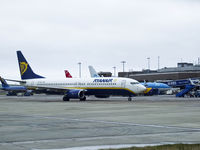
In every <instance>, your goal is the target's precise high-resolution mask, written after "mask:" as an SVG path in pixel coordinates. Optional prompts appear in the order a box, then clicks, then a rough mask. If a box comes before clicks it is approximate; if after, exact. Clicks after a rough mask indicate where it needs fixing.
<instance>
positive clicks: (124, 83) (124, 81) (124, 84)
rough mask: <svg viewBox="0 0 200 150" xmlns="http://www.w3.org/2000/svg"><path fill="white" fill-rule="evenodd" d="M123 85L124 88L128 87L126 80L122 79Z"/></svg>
mask: <svg viewBox="0 0 200 150" xmlns="http://www.w3.org/2000/svg"><path fill="white" fill-rule="evenodd" d="M121 87H122V88H125V87H126V80H122V83H121Z"/></svg>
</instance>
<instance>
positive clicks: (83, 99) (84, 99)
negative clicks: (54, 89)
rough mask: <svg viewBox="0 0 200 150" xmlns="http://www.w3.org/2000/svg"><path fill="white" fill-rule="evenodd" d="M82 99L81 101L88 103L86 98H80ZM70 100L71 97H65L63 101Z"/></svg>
mask: <svg viewBox="0 0 200 150" xmlns="http://www.w3.org/2000/svg"><path fill="white" fill-rule="evenodd" d="M79 99H80V101H86V97H85V96H84V97H82V98H79ZM69 100H70V98H69V97H67V96H63V101H69Z"/></svg>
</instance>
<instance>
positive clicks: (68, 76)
mask: <svg viewBox="0 0 200 150" xmlns="http://www.w3.org/2000/svg"><path fill="white" fill-rule="evenodd" d="M65 76H66V78H72V76H71V74H70V73H69V71H68V70H65Z"/></svg>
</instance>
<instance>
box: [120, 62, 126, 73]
mask: <svg viewBox="0 0 200 150" xmlns="http://www.w3.org/2000/svg"><path fill="white" fill-rule="evenodd" d="M121 63H122V65H123V72H124V64H125V63H126V61H121Z"/></svg>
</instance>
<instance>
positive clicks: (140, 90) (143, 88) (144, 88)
mask: <svg viewBox="0 0 200 150" xmlns="http://www.w3.org/2000/svg"><path fill="white" fill-rule="evenodd" d="M146 89H147V88H146V87H145V86H144V85H139V87H138V92H139V93H143V92H144V91H145V90H146Z"/></svg>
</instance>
